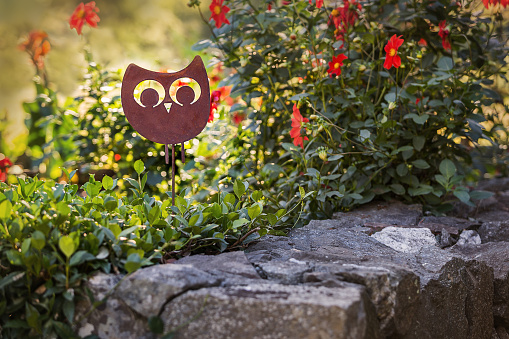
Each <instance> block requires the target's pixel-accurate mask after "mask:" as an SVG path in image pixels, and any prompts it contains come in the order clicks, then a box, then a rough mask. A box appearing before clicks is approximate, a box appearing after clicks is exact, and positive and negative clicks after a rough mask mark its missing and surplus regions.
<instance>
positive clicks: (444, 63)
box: [437, 56, 453, 71]
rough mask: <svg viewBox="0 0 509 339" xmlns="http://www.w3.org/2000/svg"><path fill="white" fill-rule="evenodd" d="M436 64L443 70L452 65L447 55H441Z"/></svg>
mask: <svg viewBox="0 0 509 339" xmlns="http://www.w3.org/2000/svg"><path fill="white" fill-rule="evenodd" d="M437 66H438V68H440V69H443V70H445V71H450V70H451V69H452V67H453V62H452V59H451V58H450V57H448V56H443V57H441V58H440V60H438V62H437Z"/></svg>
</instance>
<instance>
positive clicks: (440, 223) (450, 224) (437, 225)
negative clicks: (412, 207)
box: [418, 216, 481, 235]
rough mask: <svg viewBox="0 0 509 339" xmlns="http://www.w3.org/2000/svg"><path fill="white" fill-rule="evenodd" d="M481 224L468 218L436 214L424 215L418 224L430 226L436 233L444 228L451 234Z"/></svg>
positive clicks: (456, 233)
mask: <svg viewBox="0 0 509 339" xmlns="http://www.w3.org/2000/svg"><path fill="white" fill-rule="evenodd" d="M480 225H481V223H480V222H478V221H472V220H468V219H462V218H455V217H434V216H427V217H424V218H422V219H421V221H419V224H418V226H419V227H426V228H429V229H430V231H431V232H433V233H434V234H438V233H441V232H442V229H445V230H446V231H447V232H449V234H453V235H458V234H459V233H460V232H461V231H463V230H466V229H476V228H478V227H479V226H480Z"/></svg>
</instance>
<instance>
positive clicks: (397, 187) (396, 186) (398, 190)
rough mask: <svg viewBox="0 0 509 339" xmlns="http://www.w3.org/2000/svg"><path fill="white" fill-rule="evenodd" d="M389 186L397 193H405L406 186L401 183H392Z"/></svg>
mask: <svg viewBox="0 0 509 339" xmlns="http://www.w3.org/2000/svg"><path fill="white" fill-rule="evenodd" d="M389 187H390V188H391V190H392V191H393V192H394V193H395V194H398V195H402V194H405V188H404V187H403V186H402V185H400V184H392V185H390V186H389Z"/></svg>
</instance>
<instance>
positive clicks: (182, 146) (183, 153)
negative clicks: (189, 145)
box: [180, 143, 186, 163]
mask: <svg viewBox="0 0 509 339" xmlns="http://www.w3.org/2000/svg"><path fill="white" fill-rule="evenodd" d="M180 153H181V155H182V163H185V162H186V148H185V147H184V143H181V144H180Z"/></svg>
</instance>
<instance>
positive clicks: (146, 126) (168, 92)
mask: <svg viewBox="0 0 509 339" xmlns="http://www.w3.org/2000/svg"><path fill="white" fill-rule="evenodd" d="M184 79H186V80H188V79H190V81H191V82H193V81H194V82H195V83H196V84H197V85H198V88H195V89H193V88H192V87H190V86H187V85H186V86H179V85H180V84H181V83H182V81H183V80H184ZM145 81H147V82H148V83H150V84H152V86H153V87H159V88H163V89H164V94H161V95H160V94H159V93H158V91H157V90H156V89H155V88H153V87H147V88H145V89H144V90H143V92H141V95H140V96H139V99H137V98H136V97H135V90H136V88H137V87H138V85H139V84H140V83H142V82H145ZM161 97H162V98H161ZM121 98H122V107H123V110H124V114H125V116H126V117H127V120H128V121H129V123H130V124H131V126H133V128H134V129H135V130H136V131H138V133H140V134H141V135H142V136H144V137H145V138H147V139H148V140H150V141H153V142H156V143H159V144H164V149H165V158H166V163H167V164H168V163H169V154H168V146H169V145H171V148H172V154H171V168H172V170H171V178H172V185H171V190H172V202H173V205H175V144H181V152H182V162H184V157H185V149H184V142H186V141H188V140H190V139H192V138H194V137H196V136H197V135H198V134H199V133H200V132H201V131H202V130H203V129H204V128H205V125H206V124H207V120H208V118H209V113H210V88H209V81H208V78H207V71H206V70H205V66H204V65H203V61H202V60H201V58H200V57H199V56H196V57H195V58H194V60H193V61H192V62H191V64H190V65H189V66H187V67H186V68H184V69H183V70H181V71H178V72H176V73H159V72H152V71H149V70H146V69H143V68H141V67H139V66H136V65H134V64H130V65H129V66H128V67H127V69H126V71H125V75H124V79H123V80H122V91H121Z"/></svg>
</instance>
